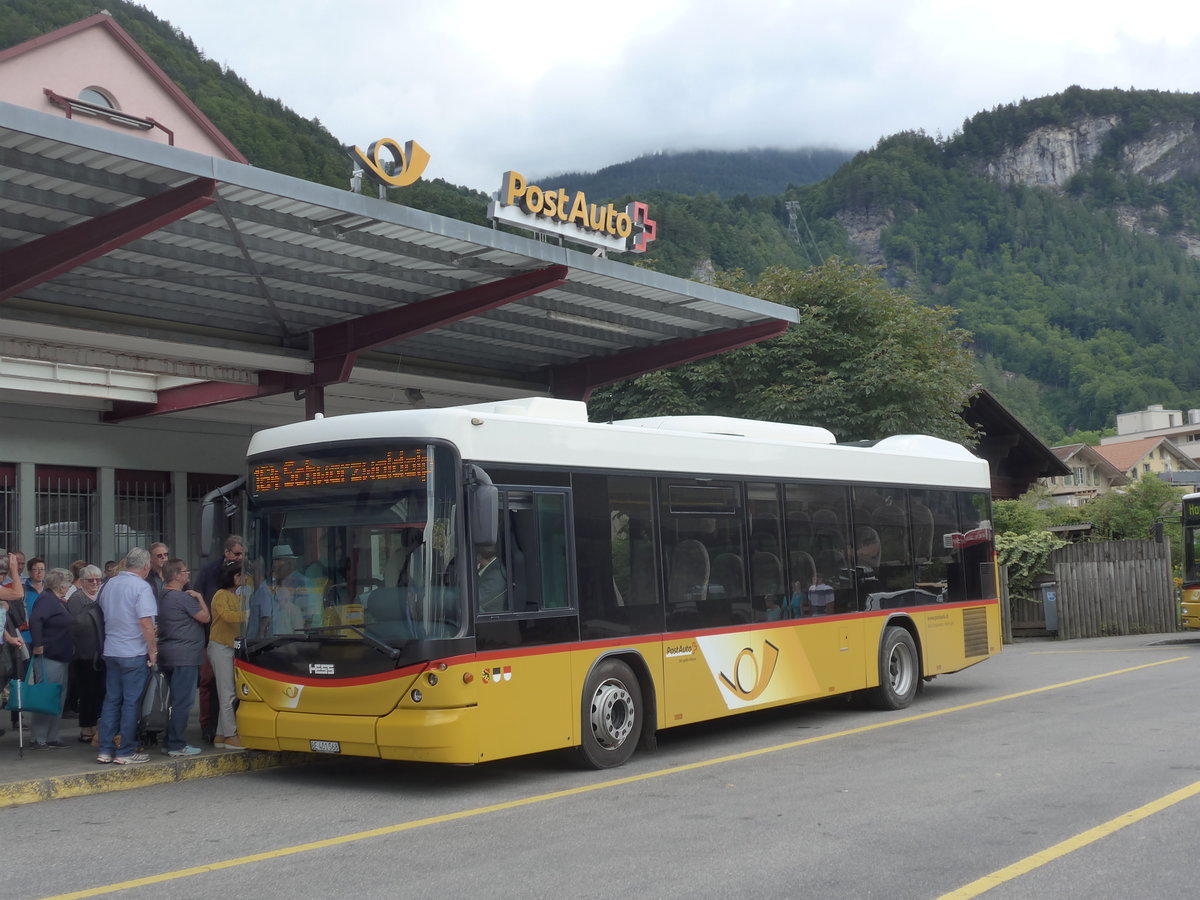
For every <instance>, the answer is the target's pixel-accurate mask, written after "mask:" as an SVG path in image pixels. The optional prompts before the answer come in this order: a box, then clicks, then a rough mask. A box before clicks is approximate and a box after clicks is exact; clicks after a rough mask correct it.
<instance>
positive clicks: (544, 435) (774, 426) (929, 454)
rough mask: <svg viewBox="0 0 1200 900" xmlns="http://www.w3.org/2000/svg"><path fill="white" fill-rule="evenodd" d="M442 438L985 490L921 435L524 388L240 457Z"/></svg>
mask: <svg viewBox="0 0 1200 900" xmlns="http://www.w3.org/2000/svg"><path fill="white" fill-rule="evenodd" d="M430 439H441V440H446V441H449V442H451V443H452V444H454V445H455V446H456V447H457V448H458V451H459V453H460V454H461V455H462V457H463V459H464V460H468V461H472V462H479V463H483V464H487V463H503V464H514V465H533V466H547V467H549V466H566V467H577V468H588V469H620V470H629V471H633V472H643V473H654V472H666V473H681V474H696V475H729V476H747V477H761V478H768V479H776V478H806V479H815V480H820V481H847V482H852V481H864V482H874V483H881V484H888V483H895V484H912V485H924V486H929V487H943V486H944V487H961V488H972V489H977V490H982V491H988V490H990V484H991V481H990V474H989V471H988V466H987V463H986V462H984V461H983V460H981V459H979V458H978V457H976V456H974V455H972V454H971V453H970V451H968V450H967V449H966V448H964V447H962V446H960V445H959V444H955V443H952V442H950V441H945V440H941V439H939V438H934V437H928V436H926V435H897V436H894V437H889V438H885V439H883V440H881V441H878V442H876V443H875V444H873V445H872V446H854V445H839V444H836V443H834V438H833V435H832V433H830V432H829V431H827V430H826V429H824V428H815V427H810V426H805V425H786V424H781V423H776V422H758V421H752V420H747V419H734V418H728V417H723V416H664V417H656V418H650V419H630V420H627V421H619V422H612V423H607V424H602V423H595V422H589V421H588V420H587V406H586V405H585V404H583V403H579V402H577V401H571V400H556V399H552V398H547V397H531V398H526V399H521V400H505V401H498V402H495V403H480V404H473V405H470V406H455V407H447V408H443V409H414V410H396V411H392V412H376V413H363V414H359V415H349V416H335V417H332V418H317V419H310V420H308V421H304V422H296V423H294V424H291V425H283V426H281V427H278V428H269V429H265V430H263V431H260V432H258V433H256V434H255V435H254V436H253V438H252V439H251V441H250V447H249V450H248V451H247V452H248V455H249V456H250V457H252V458H253V457H257V456H259V455H269V454H275V455H278V454H281V453H284V452H288V451H292V450H295V449H297V448H303V447H314V448H317V447H323V448H328V447H331V446H332V447H336V446H338V445H341V444H349V443H354V442H359V441H364V442H376V443H378V442H380V441H388V440H403V441H409V440H418V441H419V440H430Z"/></svg>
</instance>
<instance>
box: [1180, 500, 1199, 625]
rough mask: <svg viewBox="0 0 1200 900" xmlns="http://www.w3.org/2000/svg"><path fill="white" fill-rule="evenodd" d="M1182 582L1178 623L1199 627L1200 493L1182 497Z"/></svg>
mask: <svg viewBox="0 0 1200 900" xmlns="http://www.w3.org/2000/svg"><path fill="white" fill-rule="evenodd" d="M1182 525H1183V583H1182V584H1181V585H1180V604H1179V607H1180V624H1181V625H1182V626H1183V627H1184V628H1186V629H1191V630H1195V629H1200V494H1187V495H1185V496H1184V498H1183V518H1182Z"/></svg>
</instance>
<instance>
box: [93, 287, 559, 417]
mask: <svg viewBox="0 0 1200 900" xmlns="http://www.w3.org/2000/svg"><path fill="white" fill-rule="evenodd" d="M567 271H568V270H567V267H566V266H547V267H546V268H544V269H538V270H536V271H533V272H525V273H523V274H521V275H515V276H513V277H512V278H504V279H501V280H500V281H494V282H491V283H489V284H485V285H478V286H476V287H473V288H468V289H466V290H465V291H459V292H458V293H455V294H448V295H446V296H444V297H436V298H434V299H432V300H425V301H422V302H420V303H412V304H408V305H407V306H403V307H400V308H398V309H390V310H386V311H384V312H381V313H373V314H371V315H368V316H361V317H359V318H356V319H350V320H348V321H346V322H339V323H337V324H335V325H327V326H324V327H322V328H318V329H317V330H316V331H314V332H313V333H312V338H313V374H312V375H311V376H308V375H294V374H290V373H286V372H272V371H268V370H263V371H260V372H259V373H258V383H257V384H229V383H224V382H215V381H205V382H200V383H198V384H188V385H182V386H180V387H173V388H168V389H166V390H163V391H159V392H158V397H157V402H155V403H136V402H131V401H119V402H114V403H113V408H112V411H111V412H108V413H106V414H105V416H104V419H105V421H107V422H122V421H125V420H126V419H135V418H141V417H144V416H155V415H162V414H165V413H173V412H183V411H185V410H190V409H199V408H202V407H206V406H216V405H218V404H221V403H232V402H234V401H236V400H249V399H254V398H259V397H269V396H271V395H273V394H282V393H286V392H288V391H301V390H303V391H306V392H312V393H311V398H310V397H309V396H308V394H307V393H306V409H308V410H309V411H310V412H311V411H312V410H314V409H317V407H318V406H319V405H320V403H321V401H322V399H323V388H324V387H325V386H327V385H331V384H339V383H341V382H344V381H348V380H349V378H350V373H351V371H352V370H353V368H354V362H355V360H356V359H357V357H358V354H359V353H361V352H365V351H367V350H372V349H374V348H376V347H379V346H382V345H384V344H390V343H393V342H395V341H398V340H403V339H404V338H406V337H410V336H413V335H418V334H423V333H424V332H426V331H432V330H433V329H435V328H439V327H441V326H443V325H448V324H451V323H453V322H457V321H460V320H461V319H465V318H469V317H470V316H473V315H475V314H477V313H480V312H484V311H486V310H488V309H494V308H495V307H497V306H502V305H504V304H505V303H511V302H512V301H514V300H518V299H520V298H521V297H527V296H529V295H530V294H535V293H537V292H538V291H544V290H547V289H549V288H552V287H556V286H558V285H560V284H562V283H563V282H565V281H566V279H567ZM314 389H315V390H314Z"/></svg>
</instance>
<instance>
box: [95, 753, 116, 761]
mask: <svg viewBox="0 0 1200 900" xmlns="http://www.w3.org/2000/svg"><path fill="white" fill-rule="evenodd" d="M112 760H113V757H112V754H111V753H101V754H100V755H99V756H97V757H96V762H98V763H110V762H112Z"/></svg>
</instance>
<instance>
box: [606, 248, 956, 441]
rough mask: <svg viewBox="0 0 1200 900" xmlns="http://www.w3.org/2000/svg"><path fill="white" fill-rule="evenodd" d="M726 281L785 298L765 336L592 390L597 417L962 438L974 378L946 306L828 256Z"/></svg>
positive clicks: (849, 436)
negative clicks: (786, 309)
mask: <svg viewBox="0 0 1200 900" xmlns="http://www.w3.org/2000/svg"><path fill="white" fill-rule="evenodd" d="M722 281H723V283H724V286H726V287H731V288H733V289H737V290H741V291H742V292H743V293H747V294H752V295H754V296H757V297H762V298H763V299H765V300H771V301H773V302H776V303H781V304H785V305H788V306H791V307H793V308H795V309H797V310H799V312H800V323H799V324H798V325H795V326H793V327H791V328H789V329H788V331H787V332H786V333H785V334H783V335H781V336H780V337H778V338H775V339H774V340H771V341H767V342H764V343H761V344H756V345H753V346H751V347H744V348H741V349H738V350H732V351H729V352H727V353H723V354H721V355H719V356H716V357H713V358H711V359H708V360H704V361H702V362H699V363H693V364H690V365H686V366H680V367H678V368H676V369H672V370H669V371H666V372H658V373H655V374H653V375H648V376H643V377H641V378H638V379H634V380H633V381H632V382H629V383H626V384H621V385H616V386H614V387H612V388H609V389H607V390H603V391H598V392H597V394H596V395H595V397H594V398H593V401H592V404H591V408H592V414H593V416H595V417H597V418H601V419H610V418H629V417H633V416H650V415H667V414H689V413H690V414H698V413H707V414H715V415H730V416H739V417H742V418H751V419H765V420H769V421H774V422H792V423H803V424H809V425H821V426H824V427H826V428H828V429H830V430H831V431H833V432H834V434H836V435H837V436H838V438H839V440H843V441H854V440H871V439H878V438H881V437H884V436H886V435H889V434H901V433H923V434H932V435H936V436H939V437H945V438H948V439H951V440H959V441H965V440H968V439H969V438H970V433H969V430H968V429H967V426H966V425H965V423H964V422H963V420H962V418H961V417H960V416H959V415H958V413H959V412H960V411H961V410H962V407H963V403H964V398H965V397H966V394H967V391H968V389H969V387H970V385H971V384H972V383H973V377H974V376H973V371H972V368H971V360H970V357H969V355H968V354H967V352H966V351H965V350H964V349H963V344H964V343H965V341H966V340H967V339H968V337H969V336H968V335H967V334H966V332H964V331H962V330H961V329H958V328H956V327H954V315H953V312H952V311H951V310H948V309H945V308H941V307H937V308H931V307H927V306H922V305H920V304H918V303H915V302H914V301H913V300H911V299H910V298H909V297H907V296H905V295H904V294H903V293H901V292H900V291H897V290H894V289H892V288H889V287H888V286H887V284H886V283H885V282H884V281H883V280H882V279H881V278H880V276H879V273H878V272H876V271H875V270H874V269H871V268H868V267H866V266H858V265H851V264H848V263H846V262H843V261H842V260H841V259H837V258H834V259H831V260H829V261H828V262H826V263H825V264H824V265H821V266H817V267H814V268H811V269H806V270H803V271H801V270H796V269H783V268H772V269H768V270H767V271H766V272H764V273H763V275H762V277H761V278H760V279H759V280H758V281H757V282H755V283H752V284H747V283H745V282H744V281H743V280H742V279H741V277H740V275H737V274H735V275H729V276H725V277H724V278H723V279H722Z"/></svg>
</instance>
